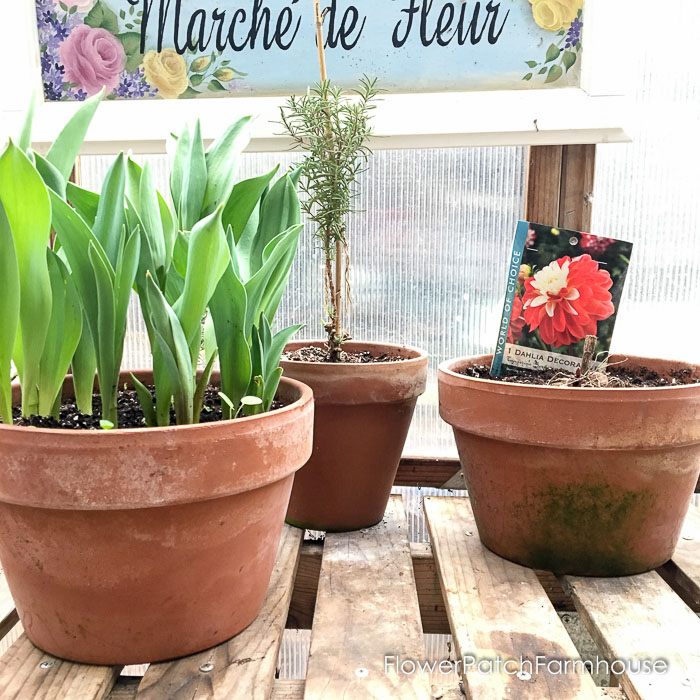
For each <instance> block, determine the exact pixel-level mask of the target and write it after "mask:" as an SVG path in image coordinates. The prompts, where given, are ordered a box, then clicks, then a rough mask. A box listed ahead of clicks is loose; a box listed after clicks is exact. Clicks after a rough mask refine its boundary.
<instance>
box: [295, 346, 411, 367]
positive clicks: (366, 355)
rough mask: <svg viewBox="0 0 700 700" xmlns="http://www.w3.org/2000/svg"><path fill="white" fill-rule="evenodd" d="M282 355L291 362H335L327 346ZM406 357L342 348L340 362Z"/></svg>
mask: <svg viewBox="0 0 700 700" xmlns="http://www.w3.org/2000/svg"><path fill="white" fill-rule="evenodd" d="M282 357H283V359H285V360H289V361H291V362H328V363H333V362H335V361H334V360H330V359H329V358H328V353H327V352H326V350H325V348H317V347H316V346H314V345H306V346H304V347H303V348H299V349H298V350H293V351H291V352H285V353H284V355H282ZM405 359H406V358H405V357H401V356H400V355H390V354H388V353H382V354H381V355H373V354H372V353H371V352H370V351H369V350H364V351H363V352H345V351H344V350H341V352H340V359H339V360H338V362H350V363H352V364H357V365H363V364H369V363H371V362H401V361H403V360H405Z"/></svg>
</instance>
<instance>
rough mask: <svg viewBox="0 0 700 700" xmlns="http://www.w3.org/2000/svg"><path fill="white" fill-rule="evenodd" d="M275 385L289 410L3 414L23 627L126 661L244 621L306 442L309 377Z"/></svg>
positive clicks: (215, 637)
mask: <svg viewBox="0 0 700 700" xmlns="http://www.w3.org/2000/svg"><path fill="white" fill-rule="evenodd" d="M135 374H136V376H137V377H139V379H141V381H143V382H144V383H149V382H152V376H151V374H150V373H148V372H135ZM121 381H122V382H129V376H128V374H127V373H125V374H124V375H123V376H122V379H121ZM216 381H218V377H216V376H214V377H213V378H212V382H213V383H215V382H216ZM71 389H72V383H71V382H69V381H67V382H66V385H65V391H66V392H68V391H70V390H71ZM17 393H18V392H17ZM278 396H279V397H280V398H281V399H282V400H283V401H285V402H286V403H287V405H286V406H284V408H280V409H278V410H275V411H272V412H269V413H264V414H260V415H256V416H250V417H248V418H239V419H237V420H233V421H220V422H213V423H206V424H200V425H186V426H174V427H163V428H139V429H125V430H109V431H86V430H83V431H79V430H75V431H73V430H53V429H36V428H27V427H16V426H8V425H0V561H2V566H3V568H4V570H5V574H6V576H7V580H8V583H9V586H10V590H11V593H12V596H13V598H14V601H15V604H16V606H17V611H18V613H19V617H20V620H21V622H22V625H23V627H24V630H25V632H26V633H27V636H28V637H29V638H30V639H31V640H32V641H33V642H34V643H35V644H36V645H37V646H38V647H40V648H41V649H43V650H45V651H47V652H49V653H51V654H53V655H55V656H58V657H62V658H66V659H71V660H73V661H79V662H83V663H90V664H129V663H145V662H150V661H158V660H163V659H169V658H172V657H177V656H183V655H186V654H191V653H193V652H196V651H199V650H201V649H205V648H208V647H211V646H213V645H215V644H218V643H220V642H222V641H224V640H226V639H228V638H230V637H232V636H233V635H235V634H236V633H238V632H240V631H241V630H242V629H243V628H245V627H246V626H247V625H248V624H250V623H251V622H252V621H253V619H255V617H256V615H257V614H258V612H259V610H260V607H261V605H262V602H263V598H264V596H265V592H266V589H267V586H268V583H269V579H270V575H271V572H272V567H273V564H274V559H275V555H276V552H277V546H278V543H279V539H280V535H281V531H282V526H283V523H284V514H285V512H286V509H287V502H288V500H289V493H290V490H291V487H292V481H293V479H294V473H295V471H296V470H297V469H299V468H300V467H301V466H302V465H303V464H304V463H305V462H306V460H307V459H308V457H309V455H310V454H311V445H312V429H313V398H312V394H311V390H310V389H309V388H308V387H306V386H304V385H303V384H301V383H299V382H295V381H293V380H290V379H283V380H282V382H281V384H280V388H279V392H278ZM15 398H16V399H19V396H16V397H15Z"/></svg>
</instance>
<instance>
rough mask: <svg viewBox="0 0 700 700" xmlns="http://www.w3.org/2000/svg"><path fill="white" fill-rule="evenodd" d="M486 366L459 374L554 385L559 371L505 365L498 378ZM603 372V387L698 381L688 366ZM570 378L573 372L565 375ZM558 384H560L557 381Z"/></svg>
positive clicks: (614, 367) (617, 367)
mask: <svg viewBox="0 0 700 700" xmlns="http://www.w3.org/2000/svg"><path fill="white" fill-rule="evenodd" d="M489 370H490V368H489V367H487V366H486V365H473V366H472V367H467V368H466V369H463V370H462V371H461V372H460V374H463V375H464V376H466V377H474V378H476V379H490V380H492V381H501V382H510V383H516V384H538V385H544V384H556V383H557V381H556V380H557V379H558V378H561V377H562V372H560V371H558V370H553V369H541V370H527V369H517V368H510V367H509V368H508V369H506V370H504V371H503V374H502V375H501V376H500V377H492V376H491V375H490V374H489ZM605 374H606V375H607V377H608V379H609V380H610V381H609V383H608V384H607V388H632V387H661V386H681V385H684V384H700V377H699V376H694V375H693V370H692V369H691V368H689V367H679V368H678V369H672V370H670V371H669V372H668V373H666V374H659V373H658V372H656V371H655V370H653V369H649V368H648V367H643V366H642V367H626V366H624V365H610V366H608V367H607V368H606V371H605ZM569 376H570V377H571V379H572V380H574V379H575V378H574V376H573V375H569ZM560 385H561V384H560ZM568 386H572V387H576V386H586V387H587V388H605V387H603V386H600V387H598V386H594V385H592V384H590V383H589V384H583V383H577V382H575V381H572V382H571V383H569V384H568Z"/></svg>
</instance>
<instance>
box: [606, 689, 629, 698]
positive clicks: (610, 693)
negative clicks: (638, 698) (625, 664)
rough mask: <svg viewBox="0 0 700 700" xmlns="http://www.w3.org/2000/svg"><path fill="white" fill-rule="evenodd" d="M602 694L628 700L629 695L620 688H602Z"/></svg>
mask: <svg viewBox="0 0 700 700" xmlns="http://www.w3.org/2000/svg"><path fill="white" fill-rule="evenodd" d="M600 696H601V697H602V698H614V699H615V700H627V696H626V695H625V694H624V693H623V692H622V690H621V689H620V688H601V689H600Z"/></svg>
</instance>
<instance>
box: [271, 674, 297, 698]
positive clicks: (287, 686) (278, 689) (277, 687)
mask: <svg viewBox="0 0 700 700" xmlns="http://www.w3.org/2000/svg"><path fill="white" fill-rule="evenodd" d="M304 685H305V681H302V680H279V679H278V680H276V681H275V684H274V686H273V687H272V695H271V696H270V700H303V698H304Z"/></svg>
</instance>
